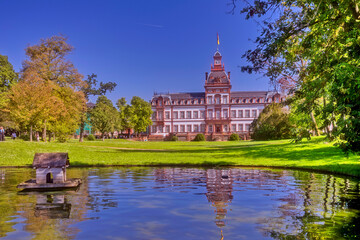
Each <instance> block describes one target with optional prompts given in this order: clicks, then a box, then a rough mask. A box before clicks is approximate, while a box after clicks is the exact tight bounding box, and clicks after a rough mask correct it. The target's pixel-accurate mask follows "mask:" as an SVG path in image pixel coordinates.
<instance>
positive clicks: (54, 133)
mask: <svg viewBox="0 0 360 240" xmlns="http://www.w3.org/2000/svg"><path fill="white" fill-rule="evenodd" d="M53 141H54V142H55V133H53Z"/></svg>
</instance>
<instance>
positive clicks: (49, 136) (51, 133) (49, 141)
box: [49, 132, 52, 142]
mask: <svg viewBox="0 0 360 240" xmlns="http://www.w3.org/2000/svg"><path fill="white" fill-rule="evenodd" d="M51 134H52V132H49V142H51Z"/></svg>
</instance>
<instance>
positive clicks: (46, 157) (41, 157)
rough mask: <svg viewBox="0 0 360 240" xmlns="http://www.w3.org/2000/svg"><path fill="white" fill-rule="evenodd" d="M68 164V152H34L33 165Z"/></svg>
mask: <svg viewBox="0 0 360 240" xmlns="http://www.w3.org/2000/svg"><path fill="white" fill-rule="evenodd" d="M69 165H70V162H69V155H68V153H35V156H34V161H33V167H35V168H47V167H52V168H56V167H60V168H61V167H67V166H69Z"/></svg>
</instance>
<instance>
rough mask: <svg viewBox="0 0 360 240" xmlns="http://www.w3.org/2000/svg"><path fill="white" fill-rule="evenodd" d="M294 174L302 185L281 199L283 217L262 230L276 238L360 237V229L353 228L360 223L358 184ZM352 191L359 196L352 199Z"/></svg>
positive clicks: (280, 215) (299, 173)
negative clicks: (359, 216) (359, 215)
mask: <svg viewBox="0 0 360 240" xmlns="http://www.w3.org/2000/svg"><path fill="white" fill-rule="evenodd" d="M293 175H294V177H295V180H296V181H300V183H299V186H297V187H296V189H294V190H293V191H289V194H288V195H287V196H286V197H285V198H282V199H280V200H281V202H282V205H281V206H280V207H279V208H278V210H279V212H280V214H279V215H277V216H274V217H273V218H271V219H267V220H264V221H263V222H262V223H261V224H262V226H261V227H260V230H261V231H263V232H264V233H265V234H266V235H268V236H270V237H272V238H275V239H288V238H292V239H340V238H343V237H344V236H354V235H357V236H359V235H358V234H359V230H357V228H356V227H355V228H353V227H351V226H356V225H358V224H359V218H358V217H357V216H358V214H359V213H360V206H359V203H360V199H359V196H358V194H359V189H356V185H358V183H356V184H354V183H352V182H351V181H350V180H349V179H343V178H337V177H334V176H332V175H320V174H314V173H308V172H300V171H299V172H294V174H293ZM324 183H325V184H324ZM351 192H354V193H356V197H355V198H353V199H351V194H349V193H351ZM354 202H356V203H355V204H354V205H352V204H351V203H354ZM346 226H348V227H346ZM354 231H357V233H354ZM350 238H352V237H350Z"/></svg>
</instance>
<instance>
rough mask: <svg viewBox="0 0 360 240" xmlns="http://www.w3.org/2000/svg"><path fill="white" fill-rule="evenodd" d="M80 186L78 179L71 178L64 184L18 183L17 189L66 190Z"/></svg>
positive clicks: (33, 181) (33, 180)
mask: <svg viewBox="0 0 360 240" xmlns="http://www.w3.org/2000/svg"><path fill="white" fill-rule="evenodd" d="M80 184H81V179H80V178H71V179H68V180H67V181H66V182H64V183H45V184H36V180H35V179H30V180H27V181H26V182H23V183H20V184H19V185H18V186H17V188H22V189H25V190H61V189H66V188H76V187H78V186H79V185H80Z"/></svg>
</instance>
